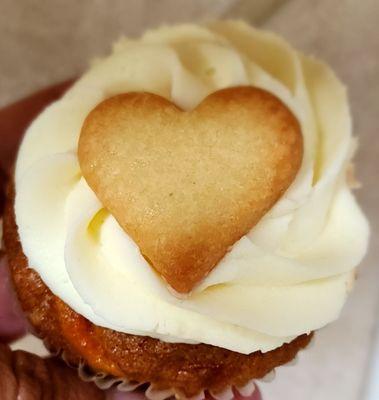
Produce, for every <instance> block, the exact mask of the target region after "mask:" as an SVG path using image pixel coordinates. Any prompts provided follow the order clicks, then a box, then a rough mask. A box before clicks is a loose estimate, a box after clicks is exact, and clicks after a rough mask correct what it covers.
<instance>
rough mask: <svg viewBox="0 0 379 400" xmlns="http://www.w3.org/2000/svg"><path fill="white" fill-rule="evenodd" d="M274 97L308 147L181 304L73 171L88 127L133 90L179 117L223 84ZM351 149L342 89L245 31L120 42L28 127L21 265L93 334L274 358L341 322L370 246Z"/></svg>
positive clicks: (177, 30) (20, 203) (23, 152)
mask: <svg viewBox="0 0 379 400" xmlns="http://www.w3.org/2000/svg"><path fill="white" fill-rule="evenodd" d="M237 85H253V86H257V87H260V88H263V89H265V90H268V91H269V92H271V93H273V94H274V95H276V96H277V97H279V98H280V99H281V100H282V101H283V102H284V103H285V104H286V105H287V106H288V107H289V108H290V109H291V110H292V112H293V113H294V114H295V116H296V117H297V118H298V120H299V122H300V124H301V128H302V132H303V138H304V156H303V162H302V166H301V168H300V170H299V173H298V175H297V177H296V179H295V181H294V182H293V183H292V185H291V186H290V188H289V189H288V190H287V192H286V193H285V194H284V196H283V197H282V198H281V199H280V200H279V201H278V202H277V204H276V205H275V206H274V207H273V208H272V209H271V210H270V211H269V212H268V213H267V214H266V215H265V217H264V218H263V219H262V220H261V221H260V222H259V223H258V225H257V226H256V227H255V228H253V229H252V230H251V231H250V233H249V234H248V235H246V236H244V237H242V238H241V239H240V240H239V241H238V242H237V243H235V245H234V246H233V247H232V249H231V251H230V252H229V253H228V254H227V255H226V256H225V257H224V258H223V259H222V260H221V262H220V263H219V264H218V265H217V266H216V268H215V269H214V270H213V271H212V272H211V273H210V274H209V276H208V277H207V278H205V279H204V281H203V282H202V283H201V284H200V285H199V286H198V287H197V288H196V290H195V291H194V292H193V293H192V294H191V295H190V296H189V297H188V298H185V299H179V298H177V297H175V296H173V295H172V294H171V293H170V292H169V290H168V289H167V287H166V285H165V283H164V282H163V281H162V279H161V278H160V277H159V276H158V275H157V274H156V273H155V272H154V270H153V269H152V268H151V267H150V266H149V265H148V263H147V262H146V261H145V259H144V258H143V257H142V255H141V254H140V252H139V250H138V247H137V246H136V244H135V243H134V242H133V241H132V240H131V238H129V237H128V236H127V234H126V233H125V232H124V231H123V230H122V229H121V228H120V226H119V225H118V224H117V222H116V220H115V219H114V218H113V217H112V215H110V214H109V213H108V212H107V211H106V210H105V209H104V208H103V207H102V205H101V203H100V202H99V200H98V199H97V197H96V196H95V194H94V193H93V192H92V191H91V189H90V188H89V187H88V185H87V184H86V182H85V180H84V179H83V177H82V176H81V172H80V168H79V166H78V160H77V155H76V149H77V143H78V137H79V134H80V130H81V126H82V123H83V121H84V119H85V117H86V116H87V114H88V113H89V112H90V111H91V109H92V108H93V107H94V106H95V105H96V104H98V103H99V102H100V101H102V100H104V99H106V98H108V97H110V96H113V95H116V94H118V93H123V92H129V91H148V92H152V93H156V94H159V95H161V96H164V97H166V98H168V99H170V100H172V101H173V102H175V103H176V104H177V105H179V106H180V107H182V108H183V109H191V108H193V107H195V106H196V105H197V104H198V103H199V102H200V101H201V100H202V99H203V98H204V97H206V96H207V95H208V94H210V93H212V92H213V91H216V90H218V89H221V88H225V87H231V86H237ZM354 147H355V141H354V139H353V137H352V134H351V120H350V113H349V109H348V103H347V98H346V90H345V88H344V87H343V86H342V84H341V83H340V82H339V80H338V79H337V78H336V77H335V75H334V74H333V72H332V71H331V70H330V69H329V68H328V67H327V66H325V65H324V64H322V63H320V62H319V61H316V60H314V59H313V58H308V57H305V56H303V55H302V54H300V53H299V52H297V51H296V50H294V49H293V48H291V47H290V46H289V45H288V44H287V43H286V42H285V41H284V40H283V39H281V38H279V37H277V36H275V35H273V34H271V33H268V32H264V31H261V30H256V29H253V28H251V27H249V26H248V25H246V24H244V23H242V22H232V21H229V22H215V23H211V24H209V25H208V26H207V27H200V26H196V25H181V26H174V27H163V28H160V29H158V30H154V31H149V32H147V33H146V34H145V35H144V36H143V37H142V38H140V39H138V40H129V39H122V40H120V41H119V42H118V43H117V44H116V45H115V46H114V50H113V53H112V55H111V56H109V57H107V58H105V59H102V60H98V61H96V62H94V64H93V66H92V67H91V68H90V70H89V71H88V72H87V73H86V74H85V75H83V77H82V78H80V79H79V80H78V81H77V82H76V83H75V85H74V86H73V87H72V88H71V89H70V90H69V91H68V92H67V93H66V94H65V95H64V96H63V98H62V99H61V100H59V101H57V102H56V103H54V104H52V105H51V106H50V107H48V108H47V109H46V110H45V111H44V112H43V113H42V114H40V116H39V117H38V118H37V119H36V120H35V121H34V122H33V123H32V125H31V126H30V127H29V129H28V130H27V132H26V135H25V138H24V140H23V143H22V145H21V148H20V151H19V155H18V159H17V165H16V177H15V179H16V203H15V210H16V220H17V224H18V227H19V235H20V238H21V243H22V246H23V249H24V252H25V254H26V256H27V257H28V259H29V264H30V266H32V267H33V268H34V269H36V270H37V272H38V273H39V274H40V276H41V277H42V279H43V280H44V282H45V283H46V284H47V286H48V287H49V288H50V289H51V290H52V291H53V292H54V293H55V294H56V295H57V296H59V297H60V298H61V299H62V300H63V301H65V302H66V303H67V304H68V305H69V306H71V307H72V308H73V309H74V310H75V311H76V312H78V313H80V314H82V315H83V316H85V317H86V318H87V319H89V320H90V321H92V322H93V323H95V324H97V325H101V326H104V327H108V328H111V329H114V330H117V331H121V332H126V333H133V334H138V335H148V336H152V337H157V338H160V339H162V340H165V341H174V342H188V343H197V342H202V343H208V344H212V345H215V346H220V347H223V348H227V349H230V350H233V351H237V352H241V353H246V354H247V353H251V352H253V351H256V350H261V351H268V350H271V349H274V348H276V347H278V346H281V345H282V344H283V343H285V342H288V341H290V340H292V339H293V338H294V337H296V336H297V335H300V334H303V333H308V332H310V331H312V330H315V329H318V328H320V327H322V326H324V325H326V324H327V323H329V322H331V321H333V320H334V319H336V318H337V317H338V315H339V313H340V310H341V308H342V306H343V304H344V302H345V300H346V296H347V293H348V291H349V289H350V288H351V286H352V282H353V279H354V268H355V267H356V265H357V264H358V263H359V262H360V260H361V259H362V257H363V255H364V253H365V251H366V247H367V242H368V231H369V229H368V224H367V221H366V219H365V217H364V216H363V214H362V213H361V211H360V209H359V208H358V206H357V204H356V201H355V199H354V197H353V195H352V194H351V192H350V189H349V187H348V185H347V179H346V170H347V166H348V162H349V160H350V159H351V157H352V154H353V151H354Z"/></svg>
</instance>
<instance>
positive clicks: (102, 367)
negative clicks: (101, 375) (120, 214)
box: [4, 188, 312, 397]
mask: <svg viewBox="0 0 379 400" xmlns="http://www.w3.org/2000/svg"><path fill="white" fill-rule="evenodd" d="M10 189H11V190H10V191H9V193H8V197H7V205H6V209H5V215H4V242H5V246H6V252H7V256H8V261H9V265H10V270H11V276H12V279H13V282H14V286H15V288H16V291H17V295H18V298H19V299H20V302H21V305H22V308H23V310H24V312H25V314H26V315H27V317H28V319H29V321H30V322H31V324H32V325H33V326H34V328H35V329H36V332H37V333H38V334H39V335H40V336H41V337H43V338H44V339H45V341H46V343H48V344H49V346H50V347H51V348H52V349H55V350H57V349H59V350H63V351H64V352H65V355H66V359H67V360H69V361H70V362H71V363H73V364H77V363H78V362H79V360H84V362H85V363H86V364H87V365H88V366H89V367H90V368H91V369H92V370H94V371H96V372H105V373H107V374H111V375H114V376H117V377H126V378H128V379H129V380H135V381H137V382H152V383H153V384H154V385H155V386H156V387H157V388H161V389H168V388H176V389H179V390H181V391H182V392H183V393H184V394H185V395H186V396H188V397H191V396H193V395H195V394H197V393H198V392H199V391H200V390H201V389H203V388H207V389H211V390H213V391H215V392H217V391H220V390H222V389H224V388H225V387H227V386H230V385H236V386H242V385H244V384H246V383H247V382H248V381H249V380H251V379H253V378H254V379H258V378H262V377H263V376H265V375H266V374H267V373H268V372H269V371H271V370H272V369H273V368H275V367H277V366H279V365H282V364H285V363H287V362H289V361H290V360H292V359H293V358H294V357H295V355H296V354H297V352H298V351H299V350H300V349H302V348H304V347H305V346H307V344H308V343H309V341H310V340H311V337H312V335H301V336H299V337H298V338H296V339H295V340H293V341H292V342H291V343H288V344H284V345H283V346H281V347H279V348H277V349H275V350H272V351H269V352H267V353H261V352H260V351H256V352H254V353H251V354H249V355H245V354H240V353H236V352H233V351H230V350H226V349H222V348H220V347H215V346H210V345H206V344H198V345H191V344H184V343H166V342H162V341H160V340H157V339H153V338H150V337H146V336H136V335H129V334H126V333H121V332H116V331H113V330H110V329H106V328H102V327H99V326H96V325H94V324H92V323H91V322H90V321H88V320H86V319H85V318H84V317H82V316H81V315H79V314H77V313H75V312H74V311H73V310H72V309H71V308H69V307H68V306H67V305H66V304H65V303H64V302H62V301H61V300H60V299H59V298H58V297H56V296H54V294H53V293H52V292H51V291H50V290H49V289H48V287H47V286H46V285H45V284H44V283H43V281H42V280H41V278H40V277H39V275H38V274H37V273H36V271H34V270H33V269H32V268H28V260H27V258H26V257H25V255H24V254H23V251H22V247H21V243H20V241H19V237H18V233H17V226H16V222H15V217H14V209H13V202H14V192H13V189H12V188H10ZM126 295H127V294H126Z"/></svg>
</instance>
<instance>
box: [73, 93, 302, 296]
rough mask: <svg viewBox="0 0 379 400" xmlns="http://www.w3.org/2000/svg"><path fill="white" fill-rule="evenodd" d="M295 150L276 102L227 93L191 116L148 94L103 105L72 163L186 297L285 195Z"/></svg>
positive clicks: (289, 118) (292, 122) (297, 142)
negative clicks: (76, 161)
mask: <svg viewBox="0 0 379 400" xmlns="http://www.w3.org/2000/svg"><path fill="white" fill-rule="evenodd" d="M302 149H303V146H302V135H301V130H300V127H299V123H298V121H297V120H296V118H295V117H294V116H293V114H292V113H291V112H290V111H289V110H288V108H287V107H286V106H285V105H284V104H283V103H282V102H281V101H280V100H279V99H278V98H276V97H275V96H273V95H272V94H270V93H268V92H266V91H264V90H261V89H258V88H254V87H235V88H228V89H224V90H220V91H218V92H215V93H213V94H211V95H210V96H208V97H207V98H206V99H205V100H203V102H202V103H201V104H200V105H199V106H198V107H196V108H195V109H194V110H193V111H190V112H183V111H182V110H180V109H179V108H178V107H177V106H175V105H174V104H173V103H171V102H170V101H168V100H166V99H164V98H162V97H160V96H157V95H154V94H150V93H128V94H122V95H118V96H115V97H113V98H110V99H108V100H105V101H104V102H102V103H101V104H100V105H98V106H97V107H96V108H95V109H94V110H93V111H92V112H91V113H90V114H89V115H88V117H87V119H86V121H85V123H84V125H83V128H82V131H81V135H80V141H79V149H78V154H79V161H80V166H81V169H82V173H83V176H84V177H85V179H86V181H87V182H88V184H89V186H90V187H91V188H92V189H93V190H94V192H95V193H96V195H97V196H98V198H99V199H100V201H101V202H102V204H103V205H104V206H105V207H106V208H107V209H108V210H109V211H110V212H111V213H112V214H113V216H114V217H115V218H116V219H117V221H118V222H119V224H120V225H121V227H122V228H123V229H124V230H125V231H126V232H127V233H128V234H129V235H130V236H131V237H132V238H133V239H134V241H135V242H136V243H137V244H138V246H139V248H140V250H141V253H142V254H143V255H144V257H145V258H146V259H147V260H148V261H149V262H150V263H151V265H152V266H153V267H154V268H155V269H156V270H157V271H158V272H159V273H160V274H161V275H162V276H163V277H164V279H165V280H166V281H167V282H168V283H169V285H171V286H172V287H173V288H174V289H175V290H176V291H178V292H181V293H187V292H189V291H191V290H192V289H193V287H194V286H195V285H196V284H197V283H199V282H200V281H201V280H202V279H203V278H204V277H205V276H206V275H207V274H208V273H209V272H210V271H211V270H212V269H213V268H214V267H215V265H216V264H217V263H218V262H219V261H220V260H221V258H222V257H223V256H224V255H225V253H226V252H227V251H228V249H229V248H230V246H232V245H233V244H234V243H235V242H236V241H237V240H239V239H240V238H241V237H242V236H243V235H244V234H246V233H247V232H248V231H250V230H251V228H252V227H253V226H254V225H255V224H256V223H257V222H258V221H259V220H260V219H261V218H262V216H263V215H264V214H265V213H266V212H267V211H268V210H269V209H270V208H271V207H272V206H273V204H274V203H275V202H276V201H277V200H278V199H279V197H280V196H281V195H282V194H283V192H284V191H285V190H286V189H287V188H288V186H289V185H290V184H291V182H292V181H293V179H294V177H295V175H296V173H297V171H298V169H299V167H300V164H301V160H302Z"/></svg>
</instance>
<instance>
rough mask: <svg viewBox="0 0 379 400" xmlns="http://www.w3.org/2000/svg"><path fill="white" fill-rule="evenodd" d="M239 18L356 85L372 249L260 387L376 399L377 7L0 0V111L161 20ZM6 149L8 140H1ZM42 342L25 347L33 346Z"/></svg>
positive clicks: (292, 0) (220, 0) (330, 398)
mask: <svg viewBox="0 0 379 400" xmlns="http://www.w3.org/2000/svg"><path fill="white" fill-rule="evenodd" d="M214 18H242V19H244V20H246V21H248V22H250V23H252V24H254V25H256V26H259V27H262V28H265V29H270V30H273V31H275V32H277V33H279V34H281V35H283V36H284V37H286V38H287V39H288V40H289V41H290V42H291V43H292V44H293V45H294V46H295V47H297V48H299V49H301V50H303V51H304V52H306V53H308V54H314V55H315V56H317V57H319V58H321V59H324V60H325V61H327V62H328V63H329V64H331V66H332V67H333V68H334V69H335V70H336V71H337V74H338V75H339V77H340V78H341V79H342V80H343V81H344V82H345V83H346V84H347V86H348V88H349V94H350V100H351V107H352V112H353V118H354V130H355V134H356V135H357V136H358V137H359V141H360V149H359V152H358V154H357V157H356V161H357V175H358V178H359V180H360V181H361V182H362V184H363V185H362V188H361V189H360V190H358V191H357V192H356V195H357V196H358V198H359V200H360V202H361V204H362V206H363V208H364V210H365V211H366V213H367V214H368V216H369V219H370V221H371V226H372V238H371V245H370V251H369V254H368V255H367V257H366V258H365V260H364V262H363V265H362V266H361V267H360V270H359V279H358V282H357V285H356V288H355V291H354V293H353V295H352V296H351V298H350V299H349V302H348V304H347V305H346V307H345V309H344V312H343V314H342V317H341V318H340V320H339V321H338V322H336V323H334V324H333V325H331V326H329V327H326V328H324V329H323V330H321V331H320V332H318V333H317V335H316V339H315V341H314V346H313V347H312V348H311V349H309V350H307V351H305V352H303V353H302V354H301V355H300V357H299V362H298V364H297V365H296V366H291V367H281V368H278V369H277V371H276V378H275V380H274V381H273V382H271V383H262V384H261V385H260V386H261V388H262V392H263V397H264V399H265V400H280V399H289V400H304V399H308V400H339V399H341V400H342V399H343V400H362V399H364V400H377V399H379V335H378V332H377V330H378V326H377V325H378V322H377V320H378V312H379V290H378V286H379V268H377V262H378V261H377V260H378V259H379V208H378V205H379V190H378V187H377V186H378V183H377V182H378V176H379V161H378V160H379V138H378V137H379V128H378V125H379V124H378V115H379V33H378V21H379V1H377V0H362V1H356V0H318V1H314V0H190V1H189V0H80V1H77V0H39V1H38V0H17V1H14V0H0V107H2V106H5V105H7V104H10V103H12V102H14V101H16V100H18V99H20V98H22V97H23V96H25V95H28V94H30V93H32V92H33V91H35V90H37V89H40V88H43V87H45V86H48V85H50V84H53V83H57V82H59V81H62V80H65V79H67V78H70V77H73V76H76V75H78V74H80V73H81V71H83V70H84V69H85V68H86V66H87V65H88V61H89V60H91V59H92V58H93V57H96V56H99V55H104V54H106V53H107V52H108V51H109V50H110V46H111V43H112V42H113V41H114V40H116V39H117V38H118V37H120V36H121V35H132V36H134V35H138V34H140V33H141V32H142V31H143V30H145V29H146V28H151V27H155V26H157V25H160V24H162V23H174V22H175V23H177V22H183V21H204V20H209V19H214ZM0 146H1V143H0ZM34 343H35V342H26V344H25V342H22V343H19V344H18V346H24V347H25V346H27V347H28V350H33V346H35V344H34Z"/></svg>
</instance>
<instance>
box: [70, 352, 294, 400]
mask: <svg viewBox="0 0 379 400" xmlns="http://www.w3.org/2000/svg"><path fill="white" fill-rule="evenodd" d="M62 358H63V359H65V358H66V357H65V356H64V353H62ZM297 360H298V358H297V357H295V358H294V359H293V360H292V361H290V362H289V363H287V364H285V366H291V365H294V364H296V363H297ZM78 373H79V376H80V378H81V379H83V380H84V381H86V382H93V383H95V384H96V386H97V387H99V388H100V389H103V390H107V389H110V388H115V389H116V390H118V391H120V392H132V391H134V390H136V389H139V390H140V391H142V392H143V393H144V394H145V396H146V398H148V399H149V400H166V399H169V398H173V397H175V398H176V399H177V400H203V399H205V398H209V395H210V396H211V397H212V398H214V399H216V400H232V399H233V398H234V397H235V395H236V394H239V395H240V396H243V397H249V396H251V395H252V394H253V393H254V391H255V389H256V385H255V382H259V381H261V382H271V381H272V380H273V379H275V370H272V371H271V372H269V373H268V374H267V375H266V376H264V377H263V378H261V379H252V380H250V381H249V382H248V383H247V384H246V385H244V386H240V387H236V386H229V387H227V388H225V389H224V390H223V391H222V392H217V393H215V392H213V391H209V390H207V389H204V390H202V391H201V392H200V393H198V394H197V395H196V396H193V397H190V398H188V397H187V396H185V394H184V393H182V392H181V391H180V390H178V389H174V388H172V389H165V390H161V389H157V388H155V387H154V384H151V383H149V382H133V381H129V380H127V379H126V378H124V379H121V378H114V377H111V376H109V375H106V374H101V373H94V372H92V371H91V370H90V369H89V368H88V367H87V366H86V365H85V364H84V363H81V364H80V365H79V367H78Z"/></svg>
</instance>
